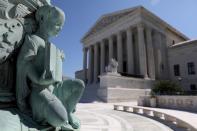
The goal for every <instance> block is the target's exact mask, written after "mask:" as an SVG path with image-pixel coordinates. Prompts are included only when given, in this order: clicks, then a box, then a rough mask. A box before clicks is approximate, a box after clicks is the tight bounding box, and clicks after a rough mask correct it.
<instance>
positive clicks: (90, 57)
mask: <svg viewBox="0 0 197 131" xmlns="http://www.w3.org/2000/svg"><path fill="white" fill-rule="evenodd" d="M92 74H93V47H92V46H90V47H89V64H88V83H89V84H91V83H92V80H93V75H92Z"/></svg>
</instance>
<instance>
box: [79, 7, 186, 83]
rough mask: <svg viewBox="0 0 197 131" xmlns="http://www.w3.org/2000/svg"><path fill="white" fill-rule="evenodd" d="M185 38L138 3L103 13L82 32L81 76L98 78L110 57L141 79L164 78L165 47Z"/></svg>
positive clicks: (91, 79)
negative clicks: (84, 32)
mask: <svg viewBox="0 0 197 131" xmlns="http://www.w3.org/2000/svg"><path fill="white" fill-rule="evenodd" d="M185 40H188V38H187V37H186V36H184V35H183V34H181V33H180V32H178V31H177V30H176V29H174V28H173V27H171V26H170V25H169V24H167V23H166V22H164V21H163V20H161V19H160V18H159V17H157V16H155V15H154V14H152V13H151V12H149V11H148V10H146V9H145V8H144V7H141V6H138V7H134V8H131V9H126V10H121V11H117V12H114V13H110V14H107V15H103V16H102V17H101V18H100V19H99V20H98V21H97V22H96V24H95V25H94V26H93V27H92V28H91V29H90V31H89V32H87V33H86V34H85V36H84V37H83V39H82V43H83V52H84V55H83V78H82V79H83V80H85V81H86V82H87V83H88V84H92V83H97V82H99V76H100V75H101V74H103V73H104V72H105V67H106V66H107V65H108V62H109V60H110V59H111V58H114V59H116V60H117V61H118V64H119V66H118V72H119V73H122V74H126V75H127V76H131V77H132V76H139V77H140V78H143V79H151V80H155V79H156V80H157V79H167V78H168V75H169V69H168V68H169V67H168V65H169V64H168V59H167V47H168V46H170V45H172V44H173V43H174V42H175V43H177V42H181V41H185Z"/></svg>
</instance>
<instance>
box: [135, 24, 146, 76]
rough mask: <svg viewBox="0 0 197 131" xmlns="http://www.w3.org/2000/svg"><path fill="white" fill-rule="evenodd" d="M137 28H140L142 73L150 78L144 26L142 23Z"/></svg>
mask: <svg viewBox="0 0 197 131" xmlns="http://www.w3.org/2000/svg"><path fill="white" fill-rule="evenodd" d="M137 30H138V45H139V46H138V48H139V49H138V50H139V64H140V75H142V76H143V77H144V78H148V75H147V57H146V45H145V37H144V26H143V25H142V24H139V25H137Z"/></svg>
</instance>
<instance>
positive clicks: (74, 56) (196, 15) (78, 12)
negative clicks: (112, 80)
mask: <svg viewBox="0 0 197 131" xmlns="http://www.w3.org/2000/svg"><path fill="white" fill-rule="evenodd" d="M52 4H53V5H56V6H58V7H60V8H62V9H63V10H64V11H65V14H66V22H65V25H64V27H63V30H62V31H61V33H60V34H59V36H58V37H56V38H53V39H52V41H53V43H55V44H56V45H57V47H59V48H61V49H63V50H64V53H65V61H64V66H63V71H64V75H66V76H69V77H73V78H74V73H75V71H76V70H80V69H82V66H83V53H82V44H81V42H80V40H81V38H82V37H83V36H84V34H85V33H86V32H87V31H88V30H89V29H90V27H91V26H92V25H93V24H94V23H95V22H96V20H97V19H98V18H99V17H100V16H101V15H103V14H106V13H111V12H114V11H117V10H121V9H126V8H131V7H134V6H138V5H142V6H144V7H145V8H147V9H148V10H150V11H151V12H153V13H154V14H156V15H157V16H159V17H160V18H162V19H163V20H165V21H166V22H167V23H169V24H170V25H172V26H173V27H175V28H176V29H178V30H179V31H181V32H182V33H183V34H185V35H186V36H188V37H189V38H191V39H197V27H196V26H197V0H52Z"/></svg>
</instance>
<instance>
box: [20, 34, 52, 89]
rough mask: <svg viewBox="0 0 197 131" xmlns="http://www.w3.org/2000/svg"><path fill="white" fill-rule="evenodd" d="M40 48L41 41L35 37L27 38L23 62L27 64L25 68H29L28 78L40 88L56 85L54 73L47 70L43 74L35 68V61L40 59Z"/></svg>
mask: <svg viewBox="0 0 197 131" xmlns="http://www.w3.org/2000/svg"><path fill="white" fill-rule="evenodd" d="M39 48H40V41H39V39H37V38H36V37H35V36H34V37H31V36H28V37H26V40H25V43H24V48H22V49H23V50H24V52H22V51H21V52H22V53H23V54H22V56H23V59H24V60H22V62H25V63H24V64H21V65H24V66H27V68H28V69H27V77H28V78H29V79H30V80H31V81H32V82H33V83H35V84H37V85H40V86H46V85H51V84H54V83H55V82H56V81H55V80H54V78H53V76H52V73H51V72H47V71H46V70H44V71H43V73H42V74H40V73H38V72H37V69H36V67H35V66H34V64H33V63H34V59H36V58H37V57H39V55H38V50H39Z"/></svg>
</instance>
